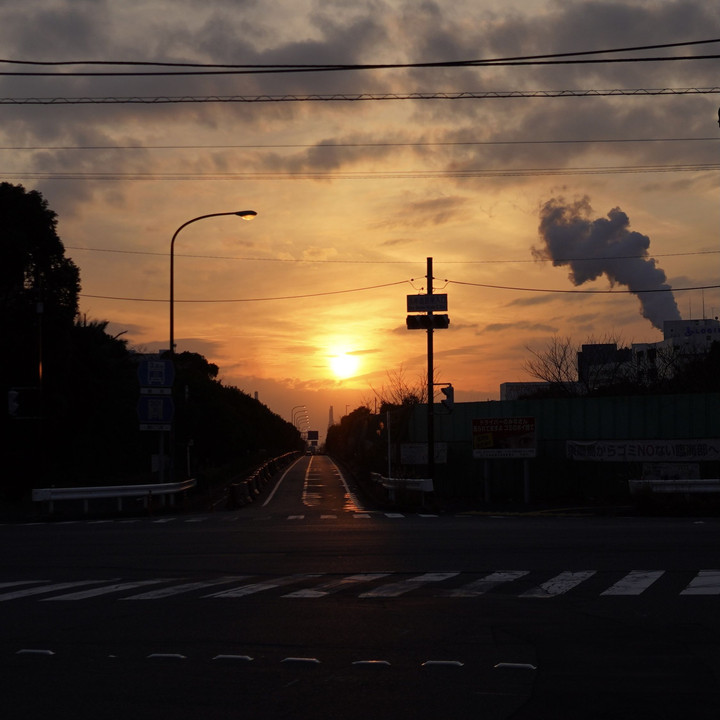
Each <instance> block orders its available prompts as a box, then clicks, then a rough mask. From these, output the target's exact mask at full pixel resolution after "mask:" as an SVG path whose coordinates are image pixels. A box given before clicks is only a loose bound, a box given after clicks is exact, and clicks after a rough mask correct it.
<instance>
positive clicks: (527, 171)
mask: <svg viewBox="0 0 720 720" xmlns="http://www.w3.org/2000/svg"><path fill="white" fill-rule="evenodd" d="M718 169H720V163H716V162H714V163H694V164H685V165H618V166H614V167H611V166H608V167H589V166H586V167H569V168H514V169H503V170H379V171H344V172H343V171H340V172H332V171H330V172H319V171H318V172H311V171H307V172H229V173H186V172H183V173H180V172H172V173H153V172H138V173H135V172H128V173H118V172H116V173H109V172H48V171H43V172H32V171H27V172H16V171H0V173H1V174H2V176H3V177H4V178H5V179H6V180H93V181H101V180H102V181H116V180H145V181H147V180H172V181H189V180H192V181H197V180H255V181H258V180H327V179H329V180H404V179H411V180H412V179H428V180H432V179H442V178H459V179H471V178H492V177H542V176H553V175H628V174H642V173H672V172H707V171H710V170H718Z"/></svg>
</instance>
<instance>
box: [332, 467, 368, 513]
mask: <svg viewBox="0 0 720 720" xmlns="http://www.w3.org/2000/svg"><path fill="white" fill-rule="evenodd" d="M330 462H331V463H332V464H333V467H334V468H335V470H336V471H337V474H338V475H339V476H340V482H342V484H343V487H344V488H345V492H346V493H347V496H348V497H349V498H350V502H351V503H352V507H351V508H350V509H351V510H357V511H359V512H362V511H363V510H365V508H364V507H363V506H362V503H361V502H360V501H359V500H358V499H357V496H356V495H355V493H354V492H352V491H351V490H350V486H349V485H348V484H347V480H345V476H344V475H343V473H342V470H341V469H340V468H339V467H338V466H337V465H336V464H335V463H334V462H333V461H332V460H330Z"/></svg>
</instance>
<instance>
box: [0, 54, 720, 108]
mask: <svg viewBox="0 0 720 720" xmlns="http://www.w3.org/2000/svg"><path fill="white" fill-rule="evenodd" d="M718 57H720V55H719V56H718ZM0 75H2V73H0ZM719 93H720V87H717V86H715V87H694V88H613V89H607V90H483V91H477V92H473V91H462V92H405V93H333V94H332V95H322V94H313V95H292V94H285V95H177V96H135V97H132V96H131V97H75V98H72V97H45V98H42V97H4V98H0V105H166V104H179V103H276V102H365V101H383V100H386V101H387V100H493V99H495V100H497V99H512V98H568V97H622V96H657V95H717V94H719Z"/></svg>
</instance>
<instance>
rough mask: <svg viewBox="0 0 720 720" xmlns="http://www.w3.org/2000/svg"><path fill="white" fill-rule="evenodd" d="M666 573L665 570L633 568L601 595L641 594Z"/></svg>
mask: <svg viewBox="0 0 720 720" xmlns="http://www.w3.org/2000/svg"><path fill="white" fill-rule="evenodd" d="M664 574H665V571H664V570H633V571H632V572H629V573H628V574H627V575H626V576H625V577H624V578H622V579H621V580H618V581H617V582H616V583H615V584H614V585H611V586H610V587H609V588H608V589H607V590H605V591H604V592H601V593H600V594H601V595H640V593H642V592H644V591H645V590H647V589H648V588H649V587H650V586H651V585H652V584H653V583H654V582H655V581H656V580H658V579H659V578H661V577H662V576H663V575H664Z"/></svg>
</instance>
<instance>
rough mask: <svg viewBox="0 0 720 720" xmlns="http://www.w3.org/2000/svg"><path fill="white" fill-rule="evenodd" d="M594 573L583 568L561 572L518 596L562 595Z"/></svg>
mask: <svg viewBox="0 0 720 720" xmlns="http://www.w3.org/2000/svg"><path fill="white" fill-rule="evenodd" d="M594 574H595V571H594V570H584V571H582V572H569V571H567V572H562V573H560V574H559V575H556V576H555V577H554V578H552V579H550V580H548V581H547V582H544V583H543V584H542V585H538V586H536V587H534V588H532V589H530V590H528V591H527V592H524V593H522V594H521V595H520V597H530V598H550V597H556V596H557V595H562V594H563V593H566V592H567V591H568V590H572V589H573V588H574V587H576V586H577V585H579V584H580V583H581V582H584V581H585V580H587V579H588V578H589V577H592V576H593V575H594Z"/></svg>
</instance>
